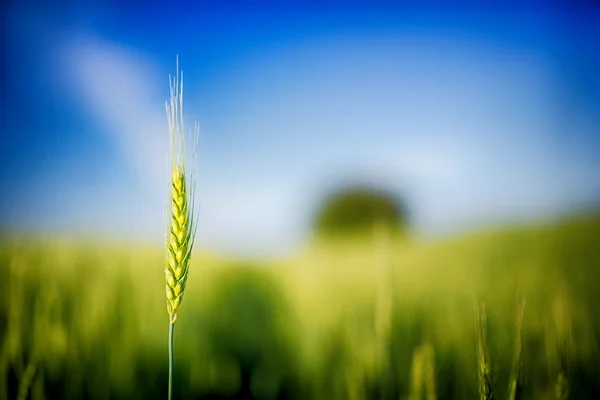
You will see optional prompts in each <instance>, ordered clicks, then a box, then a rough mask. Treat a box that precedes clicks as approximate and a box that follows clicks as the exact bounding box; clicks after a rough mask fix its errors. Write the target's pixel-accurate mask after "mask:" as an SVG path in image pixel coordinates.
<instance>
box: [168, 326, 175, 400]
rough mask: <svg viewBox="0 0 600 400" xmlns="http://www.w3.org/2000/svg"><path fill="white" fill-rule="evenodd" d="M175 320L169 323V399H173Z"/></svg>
mask: <svg viewBox="0 0 600 400" xmlns="http://www.w3.org/2000/svg"><path fill="white" fill-rule="evenodd" d="M174 329H175V322H171V323H169V400H172V399H173V367H174V365H173V364H174V363H175V357H174V356H173V330H174Z"/></svg>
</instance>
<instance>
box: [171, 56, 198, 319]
mask: <svg viewBox="0 0 600 400" xmlns="http://www.w3.org/2000/svg"><path fill="white" fill-rule="evenodd" d="M177 74H178V76H176V77H175V78H173V79H171V78H169V82H170V89H171V97H170V101H169V102H167V103H166V105H165V106H166V110H167V120H168V122H169V131H170V137H171V190H170V207H169V209H170V213H169V224H168V232H167V235H166V237H167V242H166V260H165V261H166V262H165V263H166V268H165V277H166V294H167V312H168V313H169V318H170V322H171V323H174V322H175V321H176V320H177V312H178V309H179V307H180V305H181V301H182V300H183V294H184V292H185V285H186V283H187V278H188V272H189V263H190V256H191V253H192V247H193V245H194V238H195V233H196V226H197V217H196V215H195V212H194V211H195V210H194V200H195V198H194V184H195V170H194V169H193V168H192V169H191V170H186V162H185V159H186V148H185V132H184V123H183V73H182V74H181V76H180V77H179V68H178V72H177ZM194 133H195V138H194V139H195V141H194V146H193V148H192V152H191V154H192V156H193V157H195V148H196V143H197V136H198V126H197V125H196V127H195V130H194Z"/></svg>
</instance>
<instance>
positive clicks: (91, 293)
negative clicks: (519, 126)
mask: <svg viewBox="0 0 600 400" xmlns="http://www.w3.org/2000/svg"><path fill="white" fill-rule="evenodd" d="M599 267H600V217H599V216H598V215H594V216H588V217H586V218H577V219H575V218H573V219H570V220H567V221H564V222H560V223H556V224H553V225H551V226H544V227H534V228H531V227H529V228H528V227H523V228H507V229H498V230H495V231H487V232H481V233H477V234H472V235H468V236H463V237H460V238H455V239H450V240H442V241H436V242H418V241H410V240H406V239H402V238H396V237H394V236H393V235H389V234H387V233H386V232H385V231H384V230H381V231H377V232H375V234H374V235H373V236H372V237H370V236H369V237H365V238H362V239H356V240H352V241H347V242H344V243H332V242H315V243H312V244H311V245H310V246H307V247H306V248H305V250H304V251H302V252H300V253H298V254H293V255H290V256H289V257H286V258H283V259H278V260H271V261H256V260H235V259H230V258H227V257H225V256H217V255H213V254H202V253H201V254H195V255H194V257H193V258H192V261H191V267H190V279H189V281H188V288H190V289H189V293H188V294H187V295H186V299H185V301H184V302H183V303H182V306H181V311H180V314H181V318H180V320H179V324H178V325H179V326H178V330H177V331H176V333H175V335H176V338H177V339H176V342H177V345H176V348H175V353H176V358H177V359H178V364H177V366H176V371H175V376H176V380H177V383H178V384H177V385H176V387H175V391H176V392H175V397H177V398H189V399H191V398H207V399H209V398H213V399H217V398H256V399H420V398H427V399H431V398H437V399H454V398H459V399H463V398H464V399H474V398H477V396H478V389H477V385H478V378H477V355H476V336H475V335H476V325H475V313H474V305H475V304H476V302H477V301H479V300H483V301H485V303H486V305H487V313H488V316H487V322H488V334H487V339H488V345H489V355H490V362H491V368H492V375H493V382H494V389H495V392H496V395H497V398H507V396H508V390H509V377H510V374H511V363H512V354H513V349H514V346H515V329H516V326H515V325H516V324H515V321H516V314H517V306H518V303H519V299H521V298H525V299H526V301H527V308H526V310H525V313H524V320H523V375H524V379H525V388H524V398H526V399H553V398H557V397H556V396H557V394H556V393H557V391H558V389H557V387H559V386H560V385H561V384H564V383H565V382H566V385H568V395H569V398H572V399H588V398H589V399H593V398H600V316H599V314H598V312H600V292H599V291H598V282H600V268H599ZM163 268H164V255H163V251H162V249H160V248H158V249H156V248H151V247H148V248H143V247H138V248H128V247H126V246H115V245H97V244H89V243H88V244H84V243H79V242H70V241H60V240H47V239H45V240H42V239H37V240H33V239H31V238H27V240H25V239H23V238H22V239H15V238H10V237H8V236H7V235H5V236H4V238H3V240H2V245H1V246H0V346H1V347H0V397H1V398H7V399H13V398H33V399H82V398H90V399H109V398H122V399H137V398H139V399H148V398H163V397H165V396H166V388H167V382H166V378H167V373H166V370H167V347H166V341H167V330H166V328H165V327H166V326H167V321H168V315H167V312H166V304H165V299H164V294H163V292H164V273H163ZM421 365H427V366H428V368H429V370H422V371H421V370H420V368H421V367H420V366H421ZM561 382H562V383H561Z"/></svg>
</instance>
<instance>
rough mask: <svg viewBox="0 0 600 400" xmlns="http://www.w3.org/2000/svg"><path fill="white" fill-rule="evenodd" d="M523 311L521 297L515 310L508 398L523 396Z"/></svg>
mask: <svg viewBox="0 0 600 400" xmlns="http://www.w3.org/2000/svg"><path fill="white" fill-rule="evenodd" d="M524 312H525V299H521V302H520V303H519V308H518V311H517V333H516V338H515V354H514V358H513V367H512V373H511V377H510V383H509V388H508V389H509V397H508V398H509V400H520V399H522V398H523V386H524V382H523V313H524Z"/></svg>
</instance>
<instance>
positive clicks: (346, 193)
mask: <svg viewBox="0 0 600 400" xmlns="http://www.w3.org/2000/svg"><path fill="white" fill-rule="evenodd" d="M407 217H408V216H407V211H406V208H405V206H404V203H403V202H402V201H400V200H399V199H397V198H396V197H395V196H393V195H392V194H390V193H387V192H385V191H382V190H377V189H372V188H369V187H366V186H352V187H347V188H344V189H342V190H339V191H337V192H335V193H333V194H332V195H331V196H329V197H328V198H327V199H326V200H325V201H324V202H323V204H322V206H321V208H320V209H319V211H318V212H317V214H316V216H315V220H314V229H315V231H316V234H317V236H320V237H324V236H326V237H333V236H335V237H340V236H346V235H348V234H361V233H367V232H371V231H372V230H373V227H374V225H376V224H384V225H386V226H387V227H388V228H391V229H392V230H395V231H396V232H399V233H405V231H406V228H407V225H408V221H407V220H408V218H407Z"/></svg>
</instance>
